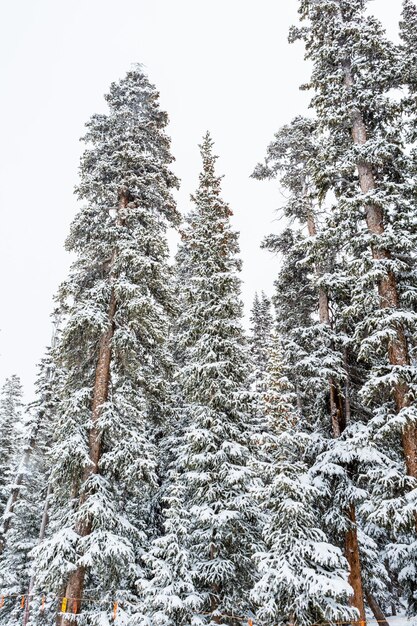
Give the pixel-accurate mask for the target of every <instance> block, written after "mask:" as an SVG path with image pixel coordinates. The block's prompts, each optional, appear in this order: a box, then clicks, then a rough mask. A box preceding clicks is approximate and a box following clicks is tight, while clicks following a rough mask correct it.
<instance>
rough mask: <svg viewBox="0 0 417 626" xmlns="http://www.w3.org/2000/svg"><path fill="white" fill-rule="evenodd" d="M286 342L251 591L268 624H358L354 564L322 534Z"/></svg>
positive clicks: (275, 350)
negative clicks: (351, 602) (351, 579)
mask: <svg viewBox="0 0 417 626" xmlns="http://www.w3.org/2000/svg"><path fill="white" fill-rule="evenodd" d="M280 344H281V341H280V338H278V337H274V339H273V344H272V350H271V353H270V358H269V362H268V368H267V378H266V382H267V385H268V390H267V392H266V394H265V397H266V402H265V409H266V410H265V413H266V416H265V417H266V420H267V422H268V432H267V433H266V434H265V435H264V440H263V447H264V448H265V450H264V455H263V456H264V457H265V458H268V461H267V462H263V463H262V462H261V466H262V474H263V476H264V481H263V483H262V485H261V486H260V488H259V489H257V491H256V494H257V498H258V500H259V501H260V503H261V504H262V506H263V508H264V509H265V511H266V513H267V515H266V524H265V525H264V528H263V539H264V542H265V549H264V550H263V551H262V552H260V553H258V554H256V555H255V560H256V562H257V565H258V568H259V572H260V579H259V581H257V582H256V584H255V586H254V589H253V590H252V592H251V597H252V599H253V601H254V603H255V604H256V605H257V606H258V611H257V616H258V618H259V620H260V622H261V623H263V624H268V625H269V624H271V623H273V624H279V625H281V624H282V625H283V624H292V625H293V626H296V625H297V626H298V625H299V626H302V625H307V624H311V623H320V622H321V621H330V622H333V621H338V620H349V619H355V615H356V614H355V612H354V611H353V610H352V609H350V608H349V606H348V599H349V596H350V594H351V588H350V586H349V584H348V581H347V563H346V562H345V559H344V558H343V555H342V552H341V550H340V549H339V548H337V547H336V546H334V545H332V544H331V543H330V542H329V541H328V538H327V537H326V535H325V533H324V532H323V530H322V529H321V526H322V524H321V513H320V511H319V507H318V506H317V501H318V500H319V499H320V498H321V497H322V494H321V493H320V491H319V490H318V489H317V488H315V487H313V486H312V485H311V483H310V481H309V480H308V474H307V471H308V466H307V465H306V463H305V462H304V461H303V460H302V459H303V458H304V457H305V456H306V454H305V452H306V450H305V448H306V447H308V446H309V445H310V443H311V442H310V436H309V434H308V433H307V432H305V431H304V432H303V430H302V427H303V426H304V424H303V420H301V419H300V414H299V413H298V412H297V411H296V410H294V406H296V405H295V402H294V396H295V392H294V388H293V386H292V384H291V383H290V381H289V378H288V364H286V363H285V361H284V358H283V351H282V349H281V345H280Z"/></svg>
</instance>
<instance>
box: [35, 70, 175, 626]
mask: <svg viewBox="0 0 417 626" xmlns="http://www.w3.org/2000/svg"><path fill="white" fill-rule="evenodd" d="M158 96H159V94H158V93H157V91H156V89H155V87H154V86H153V85H152V84H150V83H149V81H148V79H147V77H146V76H145V75H144V74H143V72H142V70H141V68H140V67H139V66H137V67H135V68H134V69H133V70H131V71H129V72H128V73H127V75H126V77H125V78H124V79H122V80H120V81H119V82H118V83H113V84H112V86H111V88H110V92H109V94H108V95H107V96H106V101H107V104H108V107H109V111H108V113H106V114H101V115H94V116H93V117H92V118H91V120H90V122H89V123H88V124H87V129H88V130H87V134H86V136H85V138H84V141H85V142H86V144H87V149H86V151H85V153H84V156H83V158H82V161H81V180H80V184H79V186H78V188H77V194H78V197H79V199H80V200H83V201H85V205H84V208H82V209H81V211H80V212H79V213H78V215H77V216H76V218H75V220H74V222H73V224H72V227H71V232H70V236H69V238H68V241H67V248H68V250H70V251H71V252H73V253H75V254H76V255H77V259H76V261H75V262H74V264H73V266H72V269H71V272H70V276H69V278H68V280H67V281H66V282H65V283H64V284H63V286H62V287H61V289H60V293H59V303H60V306H61V309H62V311H63V312H64V315H65V324H64V326H63V328H62V333H61V335H60V338H59V342H58V344H57V347H56V349H55V353H56V358H57V363H58V365H59V367H61V368H62V370H63V372H64V375H63V381H62V386H61V390H60V397H59V401H58V406H57V410H56V413H57V417H56V421H55V425H54V437H55V442H54V446H53V449H52V454H51V464H52V473H51V481H52V488H53V495H52V498H51V507H50V518H51V521H50V525H49V533H48V536H47V538H46V540H45V541H44V542H43V543H42V544H41V545H40V547H39V548H38V550H37V553H36V560H35V565H34V570H35V572H36V589H37V590H42V591H47V592H50V593H52V594H56V595H58V596H61V595H62V596H64V597H65V598H67V614H62V615H61V616H60V623H61V624H62V626H68V625H69V624H72V622H73V614H74V613H81V614H80V615H79V618H78V621H79V623H88V624H98V623H100V624H101V625H102V624H106V623H108V622H110V620H111V619H112V606H113V602H114V601H119V602H120V611H123V612H125V613H126V614H127V615H129V614H130V613H131V612H132V611H135V610H136V605H137V593H136V583H137V580H138V579H140V578H141V577H142V575H143V574H142V570H143V564H142V563H141V554H142V553H143V550H144V549H145V547H146V546H147V542H148V538H149V536H150V535H152V533H153V529H152V523H153V521H152V520H153V513H152V510H151V503H152V495H153V493H154V491H155V489H156V487H157V482H158V481H157V467H156V465H157V458H156V449H155V436H154V435H155V428H156V426H157V425H160V424H161V423H163V421H164V419H165V401H166V387H167V380H168V378H169V370H170V367H171V360H170V357H169V355H168V353H167V349H166V340H167V335H168V332H169V326H170V315H171V311H172V309H173V294H172V289H171V287H170V270H169V267H168V256H169V251H168V246H167V241H166V231H167V228H169V227H171V226H175V225H176V224H177V223H178V220H179V217H178V213H177V211H176V208H175V204H174V201H173V198H172V195H171V189H172V188H173V187H175V186H176V185H177V179H176V178H175V176H174V175H173V174H172V172H171V170H170V164H171V162H172V160H173V157H172V156H171V153H170V141H169V139H168V137H167V136H166V134H165V127H166V125H167V122H168V118H167V115H166V113H164V112H162V111H161V110H160V108H159V104H158ZM92 595H94V602H91V603H90V601H89V598H90V596H92ZM83 598H84V600H83ZM53 606H56V603H54V605H53ZM132 607H134V608H132ZM33 619H35V623H36V619H37V618H35V617H33ZM39 619H40V618H39ZM31 623H32V622H31Z"/></svg>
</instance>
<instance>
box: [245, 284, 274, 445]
mask: <svg viewBox="0 0 417 626" xmlns="http://www.w3.org/2000/svg"><path fill="white" fill-rule="evenodd" d="M250 322H251V328H250V335H249V352H250V361H251V374H250V377H249V383H250V390H251V392H252V393H253V418H252V420H251V424H252V428H253V431H254V436H255V438H257V437H258V436H259V434H260V433H262V432H264V431H265V430H266V428H267V425H266V423H265V410H264V406H263V405H264V400H265V398H264V395H265V392H266V384H265V377H266V373H267V372H266V370H267V365H268V360H269V355H270V350H271V338H272V329H273V317H272V313H271V301H270V299H269V298H268V297H267V296H266V294H265V293H264V292H262V293H261V295H260V296H259V295H258V293H256V294H255V297H254V300H253V306H252V311H251V316H250Z"/></svg>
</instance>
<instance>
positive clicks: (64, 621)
mask: <svg viewBox="0 0 417 626" xmlns="http://www.w3.org/2000/svg"><path fill="white" fill-rule="evenodd" d="M127 203H128V191H127V190H126V189H123V190H122V192H121V194H120V199H119V208H118V210H119V215H118V218H117V222H118V224H121V223H122V219H121V216H120V212H121V211H122V210H123V209H125V208H126V207H127ZM114 259H115V255H113V258H112V261H111V265H113V263H114ZM111 272H112V268H111V267H110V274H109V279H110V280H111V279H112V276H111ZM115 313H116V296H115V292H114V289H113V288H112V290H111V295H110V304H109V312H108V325H107V329H106V330H105V332H104V333H103V335H102V337H101V339H100V343H99V348H98V357H97V365H96V371H95V381H94V388H93V398H92V404H91V422H92V426H91V428H90V431H89V434H88V446H89V456H90V463H89V465H88V466H87V467H86V468H85V470H84V474H83V483H85V482H86V481H88V480H89V478H91V477H92V476H94V474H98V471H99V463H100V456H101V437H100V431H99V429H98V422H99V419H100V416H101V411H102V408H103V405H104V404H105V402H106V401H107V398H108V391H109V383H110V363H111V356H112V339H113V334H114V316H115ZM87 498H88V494H85V493H84V494H82V495H81V496H80V498H79V504H80V505H82V504H84V502H86V500H87ZM92 523H93V520H92V519H88V520H85V521H83V522H80V523H79V524H78V526H77V527H76V528H75V532H76V533H77V534H78V535H79V536H80V537H87V536H88V535H89V534H90V533H91V531H92ZM85 576H86V568H85V567H84V566H81V565H79V566H77V568H76V569H75V570H74V571H73V572H72V573H71V574H70V575H69V577H68V581H67V585H66V588H65V597H66V598H67V599H68V600H69V601H70V602H69V607H71V606H72V601H74V600H75V601H76V605H77V610H78V611H79V610H80V608H81V602H82V599H83V593H84V582H85ZM58 623H59V626H74V622H73V620H72V619H71V617H70V615H67V614H61V615H60V619H59V621H58Z"/></svg>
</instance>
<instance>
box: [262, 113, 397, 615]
mask: <svg viewBox="0 0 417 626" xmlns="http://www.w3.org/2000/svg"><path fill="white" fill-rule="evenodd" d="M321 143H322V142H321V138H320V136H318V135H317V132H316V124H315V122H314V121H313V120H310V119H306V118H303V117H297V118H295V119H294V120H293V121H292V123H291V124H289V125H286V126H284V127H282V128H281V129H280V130H279V131H278V132H277V133H276V135H275V138H274V141H273V142H272V143H271V144H270V145H269V147H268V151H267V158H266V162H265V164H262V165H258V166H257V168H256V169H255V172H254V176H255V177H256V178H261V179H262V178H275V177H277V176H278V177H279V180H280V183H281V185H282V186H283V187H284V189H285V191H286V195H287V194H288V192H289V197H288V200H287V204H286V205H285V206H284V207H283V211H284V214H285V216H286V217H287V218H288V219H289V220H290V222H296V223H297V224H298V228H300V226H301V227H302V228H303V229H304V231H306V232H307V234H308V237H305V236H303V234H302V233H301V232H298V231H297V230H296V231H295V232H294V231H292V232H291V231H286V232H284V233H283V234H282V235H281V236H278V237H274V236H271V237H269V238H268V240H267V245H268V246H269V247H270V248H272V249H273V250H275V251H280V252H281V254H282V255H283V262H282V267H281V270H280V273H279V276H278V280H277V281H276V291H277V293H276V297H275V305H276V309H277V320H278V329H279V332H280V334H281V341H282V344H283V347H284V353H286V354H287V355H289V356H290V358H291V359H292V361H293V362H294V367H293V368H291V369H292V379H293V380H294V384H295V387H296V388H297V390H298V394H297V395H298V396H300V395H301V396H302V398H303V411H302V413H303V419H304V430H305V432H310V433H311V432H313V431H314V442H313V441H312V442H310V446H309V457H310V463H312V464H313V465H315V464H316V460H315V455H317V454H319V453H320V456H319V459H320V458H321V456H322V455H323V456H324V457H325V458H326V459H327V461H328V464H327V465H326V462H325V461H323V462H321V461H320V462H319V463H318V464H317V467H313V470H316V471H318V472H322V478H323V483H322V485H323V487H324V485H326V487H324V492H323V493H322V498H321V501H322V502H324V501H325V502H326V508H325V510H324V509H323V513H322V520H327V521H328V523H327V529H326V532H329V533H330V534H329V536H330V538H331V539H332V541H334V542H335V543H336V545H340V546H341V547H344V549H345V554H346V557H347V560H348V562H349V570H350V582H351V584H352V588H353V589H354V596H353V598H352V602H353V605H354V606H355V607H356V608H357V609H358V611H359V614H360V616H361V619H364V618H365V613H364V592H363V588H362V573H361V558H360V549H359V542H358V533H357V525H356V517H357V514H356V510H355V509H356V504H358V503H359V504H360V503H362V502H363V501H364V500H365V501H366V497H369V494H366V492H365V491H364V490H363V489H358V482H360V480H361V475H362V474H361V470H360V465H361V463H364V461H363V459H364V457H366V451H368V455H369V458H370V459H373V461H374V462H375V463H376V459H377V455H376V454H375V450H374V449H373V448H372V446H371V445H368V447H367V444H366V442H364V439H365V438H364V434H363V427H362V428H361V429H359V431H358V442H357V456H356V457H355V454H354V449H355V446H354V444H352V442H351V441H350V439H351V437H352V434H350V436H349V437H348V438H346V437H345V436H343V437H342V439H341V440H340V441H334V440H333V441H332V440H331V439H329V438H328V436H329V434H331V435H332V436H333V438H335V439H338V438H340V437H341V435H342V434H343V433H344V431H345V429H346V427H347V426H348V427H349V428H352V429H353V430H355V428H356V427H355V422H356V421H363V420H364V417H365V418H366V412H365V410H364V407H363V406H362V405H361V403H360V402H359V401H358V389H357V383H356V384H355V385H353V384H352V379H354V378H357V376H358V366H357V354H356V353H355V351H354V350H353V348H352V340H351V338H350V335H351V334H352V329H354V324H352V323H350V324H349V323H348V321H347V316H346V314H345V310H346V308H347V305H348V304H349V296H350V290H349V280H348V279H347V277H346V271H345V267H344V259H343V255H341V254H339V247H340V239H339V237H337V236H336V237H335V236H333V231H332V228H331V221H330V220H331V214H330V215H329V207H326V205H323V204H322V203H321V202H320V200H321V197H320V193H319V186H318V184H317V180H319V181H320V177H321V176H322V171H323V169H324V168H323V160H322V154H321V153H322V145H321ZM329 233H330V234H329ZM295 268H296V269H295ZM307 294H308V298H307V297H306V296H307ZM296 311H299V314H298V315H296ZM317 318H318V321H317ZM294 322H296V323H295V324H294ZM294 346H296V350H294ZM294 356H295V358H294ZM294 374H295V376H294ZM309 390H310V391H309ZM300 392H301V393H300ZM365 430H366V429H365ZM326 455H328V456H326ZM347 459H349V461H347ZM379 462H381V463H382V465H381V468H383V469H385V468H386V464H385V460H384V459H379ZM358 467H359V470H358ZM329 468H331V471H328V470H329ZM313 474H314V471H313ZM336 493H338V494H339V496H338V497H336ZM322 528H323V529H324V528H325V526H324V525H323V527H322ZM362 537H363V538H364V542H363V543H364V544H365V543H366V542H367V544H366V545H371V544H372V540H371V539H370V538H369V537H366V536H365V535H364V533H363V532H362ZM372 545H374V544H372ZM366 554H367V555H368V559H367V564H369V563H370V562H371V561H372V558H373V559H374V560H373V562H372V567H373V569H374V570H375V572H377V573H378V575H375V576H374V579H375V581H376V583H375V587H376V588H378V589H379V588H382V587H383V585H384V584H385V583H386V581H387V575H386V572H385V569H384V567H382V568H379V567H378V563H377V562H378V554H376V553H375V551H374V552H372V550H370V549H368V550H367V553H366ZM371 557H372V558H371ZM368 570H371V568H368ZM378 576H379V578H378ZM378 585H379V587H378ZM374 600H375V601H374V602H373V605H374V607H375V606H377V601H376V598H374ZM379 616H380V613H379Z"/></svg>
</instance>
